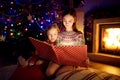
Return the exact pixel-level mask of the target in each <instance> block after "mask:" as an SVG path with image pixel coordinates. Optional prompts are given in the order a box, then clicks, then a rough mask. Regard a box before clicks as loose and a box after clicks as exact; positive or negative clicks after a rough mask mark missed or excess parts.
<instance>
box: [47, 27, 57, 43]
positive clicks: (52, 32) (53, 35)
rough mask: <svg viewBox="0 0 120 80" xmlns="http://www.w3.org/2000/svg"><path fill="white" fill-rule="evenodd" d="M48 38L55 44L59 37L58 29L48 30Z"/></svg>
mask: <svg viewBox="0 0 120 80" xmlns="http://www.w3.org/2000/svg"><path fill="white" fill-rule="evenodd" d="M47 36H48V40H49V41H50V42H55V41H56V40H57V37H58V31H57V29H55V28H52V29H50V30H48V32H47Z"/></svg>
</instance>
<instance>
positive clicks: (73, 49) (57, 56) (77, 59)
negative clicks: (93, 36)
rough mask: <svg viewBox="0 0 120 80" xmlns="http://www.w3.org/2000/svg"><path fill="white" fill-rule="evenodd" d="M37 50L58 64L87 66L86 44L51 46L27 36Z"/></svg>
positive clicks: (41, 55) (42, 55) (43, 56)
mask: <svg viewBox="0 0 120 80" xmlns="http://www.w3.org/2000/svg"><path fill="white" fill-rule="evenodd" d="M29 39H30V41H31V42H32V44H33V45H34V46H35V48H36V49H37V51H38V53H39V54H38V55H39V56H40V57H42V58H44V59H47V60H51V61H53V62H55V63H57V64H60V65H72V66H84V67H86V66H88V64H87V63H86V60H87V59H88V57H87V45H84V46H53V45H50V44H48V43H45V42H43V41H40V40H37V39H34V38H31V37H30V38H29Z"/></svg>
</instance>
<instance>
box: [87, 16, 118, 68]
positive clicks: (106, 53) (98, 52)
mask: <svg viewBox="0 0 120 80" xmlns="http://www.w3.org/2000/svg"><path fill="white" fill-rule="evenodd" d="M117 32H118V34H117V35H115V33H117ZM119 32H120V18H107V19H106V18H105V19H95V20H94V22H93V44H92V52H91V53H89V54H88V56H89V58H90V60H91V61H95V62H101V63H105V64H110V65H114V66H119V67H120V65H119V64H118V63H120V33H119ZM111 33H112V34H111ZM110 35H113V37H114V39H112V38H111V37H109V36H110ZM115 38H116V40H115ZM109 40H110V41H109Z"/></svg>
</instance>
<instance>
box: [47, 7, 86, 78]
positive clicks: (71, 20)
mask: <svg viewBox="0 0 120 80" xmlns="http://www.w3.org/2000/svg"><path fill="white" fill-rule="evenodd" d="M76 20H77V19H76V12H75V10H74V9H68V10H66V11H64V12H63V15H62V27H61V28H60V33H59V35H58V38H57V41H56V42H57V43H56V45H58V46H78V45H85V40H84V35H83V34H82V32H80V31H78V30H77V28H76ZM56 65H57V67H56V66H54V65H50V66H49V69H48V70H47V72H49V74H47V75H49V76H51V75H53V74H54V73H52V72H56V71H55V70H57V73H56V74H57V75H58V74H60V73H62V72H65V71H69V70H73V69H75V68H78V67H77V66H74V65H73V66H67V65H61V66H60V65H58V64H56ZM57 68H59V69H57ZM52 70H53V71H52ZM51 71H52V72H51ZM50 72H51V73H50Z"/></svg>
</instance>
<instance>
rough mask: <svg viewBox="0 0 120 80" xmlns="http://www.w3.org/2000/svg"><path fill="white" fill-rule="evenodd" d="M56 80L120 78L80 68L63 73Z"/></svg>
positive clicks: (106, 79) (116, 79) (110, 79)
mask: <svg viewBox="0 0 120 80" xmlns="http://www.w3.org/2000/svg"><path fill="white" fill-rule="evenodd" d="M54 80H120V76H117V75H114V74H109V73H106V72H103V71H99V70H96V69H93V68H80V69H78V70H73V71H67V72H64V73H61V74H59V75H58V76H57V77H56V78H55V79H54Z"/></svg>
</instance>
